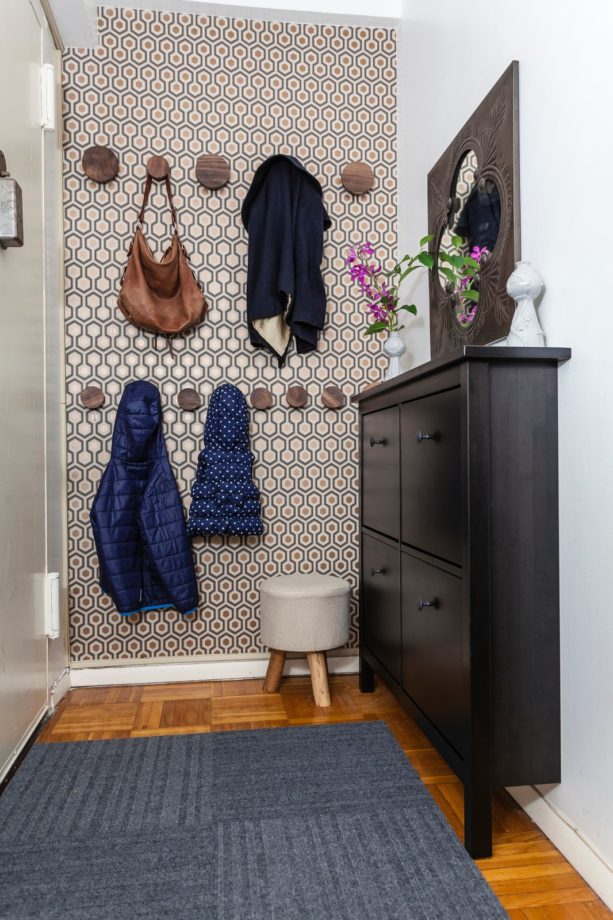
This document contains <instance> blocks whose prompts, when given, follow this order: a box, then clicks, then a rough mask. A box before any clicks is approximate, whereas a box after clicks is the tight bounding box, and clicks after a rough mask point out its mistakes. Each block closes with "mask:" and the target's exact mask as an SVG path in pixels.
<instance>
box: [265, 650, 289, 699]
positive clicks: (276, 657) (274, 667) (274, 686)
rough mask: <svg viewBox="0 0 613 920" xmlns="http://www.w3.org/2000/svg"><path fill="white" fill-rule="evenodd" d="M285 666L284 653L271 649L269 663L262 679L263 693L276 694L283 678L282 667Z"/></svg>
mask: <svg viewBox="0 0 613 920" xmlns="http://www.w3.org/2000/svg"><path fill="white" fill-rule="evenodd" d="M284 664H285V652H280V651H279V650H278V649H276V648H271V650H270V661H269V662H268V670H267V671H266V677H265V678H264V686H263V687H262V690H263V691H264V693H278V692H279V687H280V686H281V678H282V677H283V665H284Z"/></svg>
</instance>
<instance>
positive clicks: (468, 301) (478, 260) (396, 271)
mask: <svg viewBox="0 0 613 920" xmlns="http://www.w3.org/2000/svg"><path fill="white" fill-rule="evenodd" d="M433 239H434V237H433V236H432V235H431V234H428V235H427V236H423V237H422V238H421V240H420V241H419V252H418V253H417V254H416V255H414V256H412V255H405V256H403V257H402V259H401V260H400V261H399V262H398V263H397V264H396V265H394V267H393V268H392V270H391V271H390V272H384V271H383V268H382V266H381V263H380V262H377V260H376V256H375V247H374V246H373V244H372V243H369V242H366V243H362V244H361V245H360V246H352V247H351V249H350V250H349V252H348V253H347V257H346V259H345V264H346V265H347V268H348V270H349V276H350V277H351V279H352V280H353V281H355V282H356V284H357V285H358V286H359V287H360V289H361V290H362V292H363V293H364V294H365V295H366V297H367V300H368V303H367V307H366V308H367V310H368V312H369V314H370V319H371V323H370V325H369V326H368V327H367V329H366V330H365V333H364V334H365V335H375V334H376V333H378V332H387V333H391V332H399V331H400V330H401V329H403V328H404V326H401V325H400V312H401V311H404V312H406V313H411V314H412V315H413V316H416V315H417V307H416V306H415V304H413V303H411V304H406V303H405V304H402V305H400V297H399V290H400V286H401V285H402V282H403V281H404V280H405V279H406V278H408V276H409V275H410V274H412V273H413V272H415V271H418V270H419V269H421V268H425V269H427V270H428V271H432V270H433V269H434V266H435V260H434V256H433V255H432V253H431V252H429V251H428V249H427V246H428V244H429V243H431V242H432V240H433ZM452 244H453V247H454V249H455V250H456V251H455V252H446V251H445V250H443V249H441V250H439V253H438V264H437V266H436V270H437V271H438V272H439V274H440V275H441V276H442V277H443V278H445V279H446V289H447V292H448V293H449V296H450V298H451V302H452V305H453V308H454V310H455V313H456V318H457V320H458V322H459V323H460V324H461V325H464V326H469V325H470V324H471V323H472V322H473V321H474V319H475V317H476V315H477V305H478V303H479V286H478V281H479V271H480V268H481V264H482V262H483V261H484V259H485V258H486V257H487V256H488V255H489V250H488V249H487V247H485V246H484V247H479V246H474V247H473V249H472V251H471V254H470V255H469V256H467V255H463V254H462V252H461V247H462V246H463V245H465V243H464V240H463V239H462V237H460V236H454V237H452Z"/></svg>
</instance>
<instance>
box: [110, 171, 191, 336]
mask: <svg viewBox="0 0 613 920" xmlns="http://www.w3.org/2000/svg"><path fill="white" fill-rule="evenodd" d="M164 184H165V186H166V193H167V195H168V203H169V205H170V214H171V219H172V225H173V228H174V233H173V235H172V240H171V242H170V246H169V247H168V249H167V250H166V252H165V253H164V255H163V256H162V258H161V259H160V261H159V262H158V261H157V260H156V258H155V256H154V255H153V253H152V251H151V248H150V246H149V244H148V243H147V240H146V239H145V234H144V233H143V229H142V225H143V220H144V217H145V208H146V207H147V202H148V200H149V193H150V191H151V176H147V182H146V184H145V193H144V195H143V204H142V207H141V209H140V212H139V215H138V225H137V227H136V232H135V233H134V239H133V240H132V243H131V244H130V249H129V251H128V263H127V265H126V268H125V271H124V274H123V278H122V280H121V289H120V291H119V298H118V301H117V303H118V306H119V309H120V310H121V312H122V313H123V315H124V316H125V317H126V319H128V320H129V321H130V322H131V323H134V325H135V326H139V327H140V328H141V329H148V330H149V331H150V332H155V333H159V334H162V335H166V336H172V335H178V334H179V333H181V332H185V330H186V329H189V328H190V327H191V326H195V325H196V324H197V323H199V322H200V320H201V319H202V318H203V317H204V314H205V313H206V310H207V302H206V299H205V296H204V293H203V291H202V287H201V286H200V283H199V282H198V280H197V279H196V277H195V275H194V273H193V272H192V270H191V268H190V266H189V261H188V259H189V257H188V255H187V253H186V251H185V249H184V247H183V244H182V243H181V240H180V239H179V232H178V229H177V212H176V210H175V207H174V204H173V202H172V193H171V190H170V180H169V178H168V176H166V177H165V179H164Z"/></svg>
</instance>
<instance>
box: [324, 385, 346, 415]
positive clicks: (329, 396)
mask: <svg viewBox="0 0 613 920" xmlns="http://www.w3.org/2000/svg"><path fill="white" fill-rule="evenodd" d="M321 401H322V403H323V404H324V406H325V407H326V409H342V408H343V406H344V405H345V403H346V402H347V398H346V396H345V394H344V393H343V391H342V390H340V389H339V388H338V387H337V386H333V385H332V386H329V387H324V389H323V392H322V394H321Z"/></svg>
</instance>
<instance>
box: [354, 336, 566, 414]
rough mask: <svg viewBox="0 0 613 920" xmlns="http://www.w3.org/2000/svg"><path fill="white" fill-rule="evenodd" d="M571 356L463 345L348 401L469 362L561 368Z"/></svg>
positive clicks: (555, 350)
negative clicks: (545, 364) (547, 364)
mask: <svg viewBox="0 0 613 920" xmlns="http://www.w3.org/2000/svg"><path fill="white" fill-rule="evenodd" d="M570 356H571V350H570V348H507V347H505V346H498V345H464V346H463V347H461V348H458V349H456V350H455V351H451V352H448V353H447V354H445V355H441V356H440V357H438V358H435V359H434V361H428V362H426V364H420V366H419V367H414V368H412V370H410V371H405V373H404V374H399V375H398V377H394V378H393V379H392V380H383V381H382V382H381V383H378V384H376V385H375V386H371V387H368V388H367V389H365V390H361V391H360V392H359V393H355V394H354V395H353V396H352V397H351V401H352V402H358V403H359V402H362V401H363V400H366V399H370V398H371V397H372V396H380V395H381V394H382V393H388V392H390V390H394V389H396V388H397V387H400V386H403V385H404V384H406V383H411V382H412V381H413V380H419V379H420V378H421V377H427V376H428V375H430V374H434V373H437V372H438V371H441V370H444V369H445V368H447V367H452V366H453V365H455V364H461V363H463V362H471V361H489V362H491V363H494V362H499V361H535V362H536V361H540V362H543V361H547V362H550V363H552V364H563V363H564V361H568V360H569V358H570Z"/></svg>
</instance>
